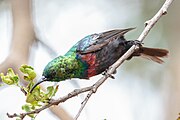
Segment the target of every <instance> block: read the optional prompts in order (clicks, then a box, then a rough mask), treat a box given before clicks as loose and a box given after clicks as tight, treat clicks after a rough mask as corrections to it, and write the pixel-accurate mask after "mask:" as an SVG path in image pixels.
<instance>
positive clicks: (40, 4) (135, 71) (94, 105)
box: [0, 0, 180, 120]
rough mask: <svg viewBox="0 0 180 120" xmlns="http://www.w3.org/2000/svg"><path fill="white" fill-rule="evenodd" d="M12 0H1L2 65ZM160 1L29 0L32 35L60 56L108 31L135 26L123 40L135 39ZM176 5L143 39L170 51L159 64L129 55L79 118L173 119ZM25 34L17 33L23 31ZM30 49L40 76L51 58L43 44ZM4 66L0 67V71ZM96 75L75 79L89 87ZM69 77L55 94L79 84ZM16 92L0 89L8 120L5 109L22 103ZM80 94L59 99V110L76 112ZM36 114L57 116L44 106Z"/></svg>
mask: <svg viewBox="0 0 180 120" xmlns="http://www.w3.org/2000/svg"><path fill="white" fill-rule="evenodd" d="M11 1H12V0H1V1H0V46H1V47H0V62H1V63H3V64H4V62H6V60H7V58H8V56H9V55H10V54H9V53H11V52H10V51H9V50H10V49H11V47H12V45H11V39H12V38H13V37H12V33H13V20H12V18H13V15H12V11H13V9H11ZM18 1H21V0H17V2H18ZM25 1H28V0H25ZM164 1H165V0H158V1H157V0H126V1H124V0H98V1H97V0H75V1H70V0H51V1H50V0H32V3H31V6H32V7H31V9H30V12H31V18H32V23H33V29H34V31H35V36H36V38H38V39H40V40H42V41H43V42H44V43H46V44H48V45H49V46H50V47H51V48H52V49H54V50H55V51H56V52H57V53H58V55H63V54H65V53H66V51H68V49H69V48H70V47H71V46H72V45H73V44H75V43H76V42H77V41H78V40H80V39H81V38H83V37H84V36H86V35H88V34H92V33H99V32H102V31H106V30H109V29H116V28H127V27H136V29H135V30H133V31H132V32H130V33H128V34H127V35H126V38H127V39H129V40H134V39H137V38H138V36H139V35H140V33H141V32H142V30H143V29H144V22H145V21H147V20H148V19H150V18H152V17H153V16H154V15H155V13H157V11H158V10H159V9H160V8H161V6H162V5H163V3H164ZM179 8H180V1H179V0H175V1H174V2H173V3H172V5H171V6H170V8H169V9H168V14H167V15H165V16H163V17H162V18H161V19H160V20H159V21H158V23H157V24H156V25H155V26H154V27H153V29H152V30H151V31H150V33H149V34H148V36H147V37H146V38H145V40H144V45H145V46H148V47H158V48H166V49H168V50H169V51H170V54H169V56H168V58H165V59H164V60H165V63H164V64H161V65H159V64H157V63H154V62H151V61H148V60H145V59H142V58H133V59H131V60H130V61H126V62H125V63H123V65H121V66H120V68H118V71H117V74H116V75H115V78H116V79H115V80H108V81H106V82H105V83H104V84H103V85H102V86H101V87H100V89H99V90H98V91H97V93H96V94H95V95H93V96H92V98H91V99H90V100H89V102H88V104H87V106H86V107H85V110H84V111H83V113H82V115H81V116H80V118H79V119H80V120H85V119H86V120H102V119H105V118H106V119H107V120H117V119H118V120H120V119H121V120H145V119H146V120H175V119H177V117H178V113H179V112H180V95H179V93H180V62H179V58H180V47H179V45H180V40H179V38H180V13H179V10H180V9H179ZM25 17H26V16H25ZM23 32H24V31H22V33H20V34H19V35H21V34H22V35H23ZM24 40H26V38H24ZM17 44H20V43H17ZM30 49H31V50H30V54H29V55H30V57H29V58H28V64H30V65H32V66H33V67H34V68H35V69H36V71H37V72H38V73H39V77H40V75H41V73H42V70H43V68H44V66H45V65H46V64H47V63H48V61H50V60H51V59H52V58H53V57H52V56H51V55H50V54H49V53H48V52H47V51H46V50H45V49H44V47H43V45H41V44H38V45H37V44H33V45H32V47H31V48H30ZM22 51H23V49H22ZM54 57H55V56H54ZM15 62H16V61H13V62H12V63H11V64H10V66H11V65H12V66H14V64H16V63H15ZM3 64H1V65H0V70H1V68H2V65H3ZM17 66H18V65H17ZM17 66H16V65H15V67H17ZM2 71H3V70H2ZM2 71H0V72H2ZM100 77H101V75H99V76H96V77H93V78H92V79H91V81H82V80H77V79H75V80H74V81H76V83H78V84H79V86H80V87H83V86H88V85H92V84H93V83H94V82H95V81H96V80H98V78H100ZM72 81H73V80H72ZM72 81H70V80H69V81H66V82H62V83H58V84H59V85H60V88H59V89H60V90H59V91H60V92H59V94H58V95H57V97H58V96H62V95H65V94H66V93H68V92H70V91H72V90H73V89H74V88H76V87H78V86H77V85H74V83H73V84H72ZM43 85H44V84H43ZM12 93H13V96H11V95H12ZM20 94H21V93H20V92H18V89H16V88H6V87H5V88H2V89H1V91H0V98H1V99H0V106H1V107H0V120H6V119H8V118H7V117H6V113H7V112H11V111H12V112H19V111H20V109H21V105H22V104H23V102H24V97H23V96H22V95H20ZM82 97H83V96H78V98H73V99H71V100H69V101H67V102H65V103H63V104H62V106H63V108H64V109H65V110H66V111H67V112H68V113H69V114H70V115H72V116H75V115H76V113H77V112H78V109H79V107H80V104H81V102H82V101H83V99H82ZM12 99H13V100H14V101H13V102H12ZM15 101H17V102H15ZM17 103H18V104H17ZM37 118H39V119H51V120H58V119H59V118H58V117H57V116H55V115H53V114H52V112H49V111H48V110H47V111H45V112H42V113H41V114H40V115H38V117H37Z"/></svg>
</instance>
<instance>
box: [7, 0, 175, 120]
mask: <svg viewBox="0 0 180 120" xmlns="http://www.w3.org/2000/svg"><path fill="white" fill-rule="evenodd" d="M173 1H174V0H166V1H165V3H164V4H163V6H162V8H161V9H160V10H159V11H158V12H157V14H156V15H155V16H154V17H153V18H152V19H150V20H148V21H146V22H145V23H146V27H145V29H144V30H143V32H142V33H141V35H140V36H139V38H138V40H139V41H141V42H142V41H143V40H144V38H145V37H146V36H147V34H148V33H149V31H150V30H151V29H152V27H153V26H154V25H155V23H156V22H157V21H158V20H159V19H160V18H161V17H162V15H165V14H166V13H167V9H168V7H169V6H170V5H171V3H172V2H173ZM138 48H139V47H138V46H137V45H133V46H132V47H131V48H130V49H129V50H128V51H127V52H126V53H125V54H124V55H123V56H122V57H121V58H120V59H119V60H118V61H117V62H115V63H114V64H113V65H112V66H111V67H110V68H109V69H108V71H107V73H106V75H104V76H103V77H102V78H100V79H99V80H98V81H97V82H96V83H95V84H94V85H92V86H90V87H85V88H81V89H76V90H74V91H72V92H70V93H69V94H68V95H66V96H64V97H61V98H59V99H57V100H51V101H50V102H49V104H47V105H44V106H42V107H41V108H38V109H36V110H34V111H31V112H27V113H21V114H19V115H18V114H13V115H10V114H7V115H8V117H9V118H13V117H20V118H22V119H23V118H24V117H25V116H26V115H30V114H38V113H39V112H41V111H42V110H44V109H47V108H49V107H50V106H53V105H58V104H59V103H62V102H65V101H66V100H68V99H70V98H72V97H74V96H77V95H78V94H81V93H84V92H87V91H89V93H88V94H87V96H86V98H85V100H84V101H83V102H82V105H81V108H80V110H79V112H78V114H77V115H76V117H75V119H78V117H79V115H80V113H81V111H82V110H83V108H84V107H85V105H86V103H87V102H88V100H89V98H90V97H91V95H92V94H93V93H95V92H96V91H97V89H98V88H99V87H100V86H101V85H102V84H103V83H104V82H105V81H106V80H107V78H109V77H110V76H111V74H113V73H114V72H115V71H116V69H117V68H118V67H119V66H120V65H121V64H122V63H123V62H124V61H125V60H126V59H127V58H128V57H129V56H131V54H132V53H133V52H134V51H135V50H136V49H138Z"/></svg>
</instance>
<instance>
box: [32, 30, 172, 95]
mask: <svg viewBox="0 0 180 120" xmlns="http://www.w3.org/2000/svg"><path fill="white" fill-rule="evenodd" d="M133 29H135V28H126V29H114V30H109V31H105V32H101V33H94V34H91V35H87V36H86V37H84V38H83V39H81V40H80V41H78V42H77V43H76V44H75V45H74V46H72V48H71V49H70V50H69V51H68V52H67V53H66V54H65V55H63V56H58V57H56V58H55V59H53V60H52V61H50V62H49V63H48V64H47V65H46V66H45V68H44V70H43V74H42V78H41V80H40V81H39V82H37V83H36V84H35V85H34V86H33V87H32V89H31V90H30V92H32V91H33V89H34V88H35V87H36V86H37V85H39V84H40V83H42V82H44V81H51V82H60V81H64V80H67V79H71V78H79V79H89V78H90V77H92V76H96V75H98V74H101V73H103V72H104V71H106V70H107V69H108V68H109V67H110V66H111V65H112V64H113V63H115V62H116V61H117V60H118V59H119V58H120V57H121V56H122V55H123V54H124V53H125V52H127V51H128V50H129V48H131V47H132V46H133V45H137V44H138V45H139V49H138V50H136V51H135V52H134V53H133V54H132V55H131V56H130V57H129V58H128V59H127V60H129V59H131V58H132V57H134V56H140V57H143V58H146V59H149V60H152V61H154V62H156V63H160V64H161V63H163V62H164V61H163V60H162V59H161V58H162V57H166V56H167V55H168V53H169V51H168V50H166V49H160V48H148V47H143V46H142V44H141V42H140V41H138V40H126V39H125V37H124V35H125V34H126V33H127V32H129V31H131V30H133Z"/></svg>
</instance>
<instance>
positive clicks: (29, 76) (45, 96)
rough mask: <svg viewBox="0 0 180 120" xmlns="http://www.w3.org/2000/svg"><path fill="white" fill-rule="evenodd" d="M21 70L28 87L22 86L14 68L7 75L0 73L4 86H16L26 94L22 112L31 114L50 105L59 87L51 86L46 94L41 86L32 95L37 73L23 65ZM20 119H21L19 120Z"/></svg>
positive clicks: (32, 116) (33, 115) (31, 115)
mask: <svg viewBox="0 0 180 120" xmlns="http://www.w3.org/2000/svg"><path fill="white" fill-rule="evenodd" d="M19 70H20V71H21V72H22V73H23V75H24V77H23V78H24V79H23V80H25V81H28V85H27V86H26V87H24V86H22V85H21V84H20V77H19V76H18V74H15V72H14V71H13V69H12V68H9V69H8V71H7V74H6V75H4V73H0V77H1V79H2V81H3V84H1V86H2V85H8V86H11V85H15V86H17V87H19V88H20V90H21V91H23V93H25V96H26V104H25V105H23V106H22V110H24V111H26V112H31V111H33V110H35V109H37V108H39V107H41V106H42V105H44V104H48V102H49V100H50V99H52V97H53V96H55V94H56V92H57V90H58V86H56V87H54V86H49V87H47V91H46V92H44V91H43V90H41V89H40V86H37V87H36V88H35V89H34V90H33V91H32V93H30V90H31V89H32V87H33V86H34V84H35V78H36V76H37V75H36V72H35V71H34V68H33V67H31V66H29V65H26V64H23V65H21V67H20V68H19ZM29 117H31V118H35V114H30V115H29ZM17 119H19V118H17Z"/></svg>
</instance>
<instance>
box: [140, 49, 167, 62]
mask: <svg viewBox="0 0 180 120" xmlns="http://www.w3.org/2000/svg"><path fill="white" fill-rule="evenodd" d="M139 52H140V56H141V57H143V58H146V59H150V60H152V61H154V62H157V63H160V64H162V63H163V62H164V61H163V60H162V59H161V58H162V57H167V56H168V53H169V51H168V50H165V49H159V48H146V47H141V48H140V51H139Z"/></svg>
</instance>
